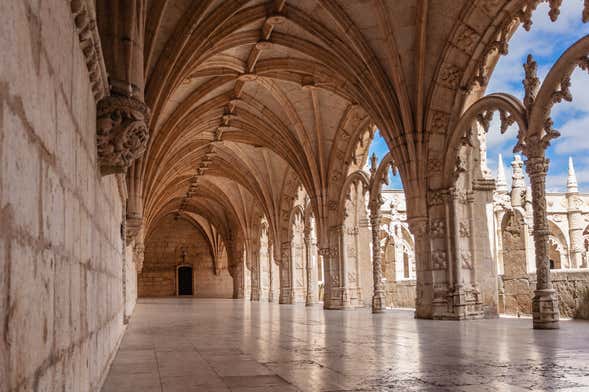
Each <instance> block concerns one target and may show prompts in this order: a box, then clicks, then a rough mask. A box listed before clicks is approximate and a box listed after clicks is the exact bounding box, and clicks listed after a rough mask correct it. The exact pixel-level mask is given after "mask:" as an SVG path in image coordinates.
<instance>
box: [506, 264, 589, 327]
mask: <svg viewBox="0 0 589 392" xmlns="http://www.w3.org/2000/svg"><path fill="white" fill-rule="evenodd" d="M551 276H552V284H553V286H554V288H555V289H556V290H557V292H558V301H559V307H560V316H561V317H573V318H581V319H589V271H587V270H570V271H555V270H552V271H551ZM501 286H502V287H501ZM535 287H536V274H527V276H526V277H521V278H518V279H511V280H506V279H504V278H503V277H500V295H499V302H500V311H501V312H502V313H506V314H514V315H516V314H518V313H519V314H522V315H529V314H531V310H532V298H533V297H534V288H535Z"/></svg>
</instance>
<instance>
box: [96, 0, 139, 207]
mask: <svg viewBox="0 0 589 392" xmlns="http://www.w3.org/2000/svg"><path fill="white" fill-rule="evenodd" d="M96 10H97V16H98V23H99V29H98V30H99V31H100V37H101V41H102V48H103V53H104V60H105V64H106V69H107V72H108V74H109V86H110V93H111V95H110V96H106V97H104V98H102V99H101V100H100V101H99V102H98V105H97V109H96V112H97V113H96V114H97V149H98V162H99V164H100V170H101V173H102V175H108V174H114V173H124V172H126V171H127V169H128V168H129V167H130V166H131V164H132V163H133V161H134V160H135V159H137V158H139V157H140V156H141V155H142V154H143V152H144V151H145V148H146V146H147V140H148V138H149V131H148V124H149V109H148V107H147V106H146V105H145V102H144V88H145V76H144V72H143V68H144V60H143V46H144V33H145V19H146V5H145V0H101V1H98V2H97V4H96ZM131 212H132V211H131Z"/></svg>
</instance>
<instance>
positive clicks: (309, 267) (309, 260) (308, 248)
mask: <svg viewBox="0 0 589 392" xmlns="http://www.w3.org/2000/svg"><path fill="white" fill-rule="evenodd" d="M304 233H305V239H304V240H305V268H306V275H307V293H306V296H305V305H306V306H311V305H313V302H314V301H313V275H312V273H313V255H312V254H311V252H312V251H313V249H312V242H311V225H310V224H309V223H308V222H306V223H305V232H304Z"/></svg>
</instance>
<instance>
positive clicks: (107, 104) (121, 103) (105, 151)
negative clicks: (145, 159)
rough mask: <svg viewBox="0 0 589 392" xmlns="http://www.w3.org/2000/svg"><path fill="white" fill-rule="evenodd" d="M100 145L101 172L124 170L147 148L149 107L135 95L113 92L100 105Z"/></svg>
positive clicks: (98, 112) (98, 113)
mask: <svg viewBox="0 0 589 392" xmlns="http://www.w3.org/2000/svg"><path fill="white" fill-rule="evenodd" d="M96 110H97V113H96V115H97V131H96V133H97V143H96V144H97V148H98V160H99V164H100V171H101V173H102V175H103V176H104V175H108V174H114V173H125V172H126V171H127V168H129V166H131V164H132V163H133V161H134V160H135V159H137V158H139V157H140V156H141V155H142V154H143V152H144V151H145V148H146V147H147V140H148V139H149V130H148V125H147V124H148V122H149V108H148V107H147V105H145V104H144V103H143V102H141V101H139V100H138V99H135V98H132V97H124V96H118V95H112V96H108V97H105V98H103V99H101V100H100V101H99V102H98V106H97V109H96Z"/></svg>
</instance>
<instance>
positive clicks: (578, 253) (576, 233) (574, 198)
mask: <svg viewBox="0 0 589 392" xmlns="http://www.w3.org/2000/svg"><path fill="white" fill-rule="evenodd" d="M566 198H567V216H568V224H569V237H570V241H571V243H570V262H571V265H570V267H571V268H579V267H581V265H583V247H584V238H583V214H582V212H581V208H580V205H581V202H580V200H579V188H578V185H577V176H576V174H575V167H574V166H573V158H570V157H569V174H568V177H567V192H566Z"/></svg>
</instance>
